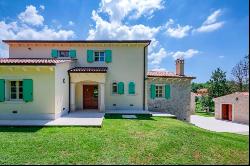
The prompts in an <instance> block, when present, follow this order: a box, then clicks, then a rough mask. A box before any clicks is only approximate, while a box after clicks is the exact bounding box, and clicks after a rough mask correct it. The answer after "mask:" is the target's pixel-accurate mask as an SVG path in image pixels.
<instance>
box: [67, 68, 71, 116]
mask: <svg viewBox="0 0 250 166" xmlns="http://www.w3.org/2000/svg"><path fill="white" fill-rule="evenodd" d="M68 76H69V111H68V113H70V111H71V108H70V104H71V103H70V98H71V92H70V84H71V83H70V81H71V80H70V72H69V71H68Z"/></svg>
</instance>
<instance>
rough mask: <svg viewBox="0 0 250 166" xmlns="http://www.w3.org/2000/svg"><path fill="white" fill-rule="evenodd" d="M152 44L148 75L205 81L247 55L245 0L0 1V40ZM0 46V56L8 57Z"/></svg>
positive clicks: (247, 20)
mask: <svg viewBox="0 0 250 166" xmlns="http://www.w3.org/2000/svg"><path fill="white" fill-rule="evenodd" d="M4 39H26V40H32V39H39V40H97V39H105V40H109V39H113V40H146V39H147V40H148V39H149V40H151V44H150V46H149V50H148V60H149V63H148V67H149V70H161V71H165V70H166V71H173V72H174V71H175V60H176V59H177V58H184V59H185V74H186V75H190V76H196V77H197V78H196V80H194V82H206V81H208V80H209V79H210V76H211V73H212V71H214V70H215V69H216V68H217V67H220V68H221V69H222V70H223V71H225V72H227V77H228V79H231V78H232V76H231V70H232V68H233V66H234V65H235V64H236V63H237V62H239V61H240V60H241V59H242V58H243V57H244V56H245V55H247V54H248V53H249V1H248V0H100V1H99V0H84V1H82V0H41V1H39V0H36V1H34V0H22V1H20V0H11V1H10V0H0V40H1V41H2V40H4ZM8 56H9V54H8V47H7V46H6V44H4V43H2V42H0V57H8Z"/></svg>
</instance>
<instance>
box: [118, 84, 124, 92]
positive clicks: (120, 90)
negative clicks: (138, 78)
mask: <svg viewBox="0 0 250 166" xmlns="http://www.w3.org/2000/svg"><path fill="white" fill-rule="evenodd" d="M118 94H120V95H121V94H124V83H123V82H119V83H118Z"/></svg>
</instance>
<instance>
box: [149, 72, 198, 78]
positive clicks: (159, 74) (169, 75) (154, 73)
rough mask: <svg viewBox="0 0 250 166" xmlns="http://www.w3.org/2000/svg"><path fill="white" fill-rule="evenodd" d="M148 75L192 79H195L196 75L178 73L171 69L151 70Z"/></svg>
mask: <svg viewBox="0 0 250 166" xmlns="http://www.w3.org/2000/svg"><path fill="white" fill-rule="evenodd" d="M147 76H148V77H166V78H190V79H195V78H196V77H192V76H186V75H184V76H182V75H177V74H175V73H174V72H169V71H149V72H148V73H147Z"/></svg>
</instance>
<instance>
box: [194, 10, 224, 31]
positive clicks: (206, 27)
mask: <svg viewBox="0 0 250 166" xmlns="http://www.w3.org/2000/svg"><path fill="white" fill-rule="evenodd" d="M221 13H222V11H221V9H218V10H216V11H214V12H213V13H212V14H211V15H210V16H208V17H207V19H206V20H205V21H204V22H203V24H202V25H201V26H200V27H199V28H197V29H195V30H194V32H212V31H215V30H217V29H219V28H221V27H222V26H223V25H224V23H225V22H224V21H219V22H217V19H218V17H219V16H221Z"/></svg>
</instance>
